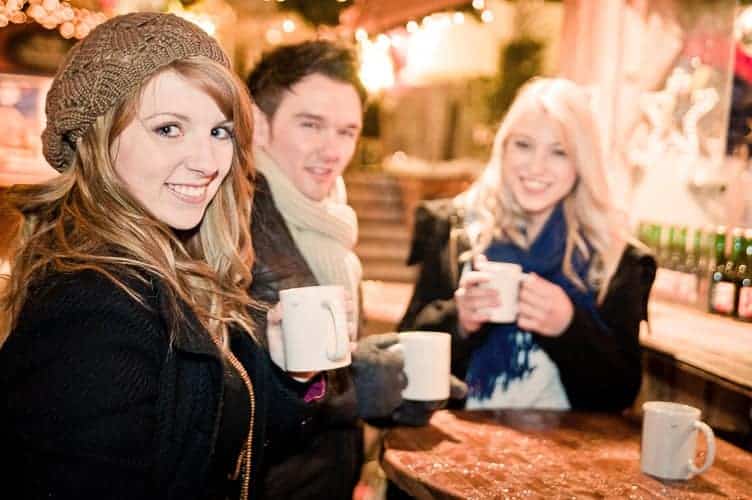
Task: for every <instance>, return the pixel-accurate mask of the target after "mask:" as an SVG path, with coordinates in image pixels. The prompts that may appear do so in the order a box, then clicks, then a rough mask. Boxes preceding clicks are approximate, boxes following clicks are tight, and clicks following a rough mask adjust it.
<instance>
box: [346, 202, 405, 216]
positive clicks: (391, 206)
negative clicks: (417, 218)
mask: <svg viewBox="0 0 752 500" xmlns="http://www.w3.org/2000/svg"><path fill="white" fill-rule="evenodd" d="M349 204H350V206H351V207H352V208H353V210H355V213H356V214H358V217H361V216H365V217H368V216H369V215H370V214H371V213H372V212H384V213H389V214H393V215H394V216H395V217H396V216H397V215H399V216H402V217H404V216H405V210H404V209H403V208H402V204H401V203H395V202H393V201H390V200H385V199H378V198H376V199H373V200H349Z"/></svg>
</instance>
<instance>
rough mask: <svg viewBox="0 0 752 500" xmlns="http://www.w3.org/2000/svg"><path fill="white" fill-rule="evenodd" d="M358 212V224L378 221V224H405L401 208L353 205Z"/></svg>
mask: <svg viewBox="0 0 752 500" xmlns="http://www.w3.org/2000/svg"><path fill="white" fill-rule="evenodd" d="M353 208H354V209H355V212H356V213H357V214H358V224H359V225H361V226H365V225H366V224H371V223H379V224H395V225H404V224H405V213H404V212H403V211H402V209H401V208H394V207H391V208H384V207H379V206H378V205H377V206H375V207H374V206H372V205H368V206H366V207H357V208H356V207H353Z"/></svg>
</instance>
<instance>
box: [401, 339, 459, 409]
mask: <svg viewBox="0 0 752 500" xmlns="http://www.w3.org/2000/svg"><path fill="white" fill-rule="evenodd" d="M399 337H400V341H399V344H396V345H394V346H392V348H395V349H399V350H401V351H402V352H403V353H404V355H405V369H404V370H405V375H406V376H407V387H405V389H403V391H402V397H403V398H404V399H409V400H412V401H443V400H445V399H449V372H450V369H451V358H452V352H451V349H452V340H451V339H452V337H451V335H449V334H448V333H444V332H402V333H400V334H399Z"/></svg>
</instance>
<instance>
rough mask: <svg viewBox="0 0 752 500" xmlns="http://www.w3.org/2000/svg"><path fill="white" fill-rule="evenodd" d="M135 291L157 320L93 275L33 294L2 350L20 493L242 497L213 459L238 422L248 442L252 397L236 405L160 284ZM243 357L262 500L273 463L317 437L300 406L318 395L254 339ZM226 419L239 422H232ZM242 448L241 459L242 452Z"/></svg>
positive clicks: (4, 418)
mask: <svg viewBox="0 0 752 500" xmlns="http://www.w3.org/2000/svg"><path fill="white" fill-rule="evenodd" d="M131 281H135V280H131ZM128 284H129V286H133V288H134V289H135V290H136V291H137V292H139V293H141V294H142V296H143V297H144V299H145V302H146V307H144V306H143V305H141V304H139V303H138V302H136V301H135V300H134V299H133V298H131V297H130V296H129V295H127V294H126V293H125V292H124V291H123V290H122V289H120V288H119V287H118V286H116V285H115V284H113V282H112V281H110V280H109V279H108V278H106V277H104V276H103V275H102V274H100V273H97V272H94V271H83V272H77V273H74V274H67V275H61V274H56V275H52V276H50V277H48V279H46V280H45V281H44V283H43V284H42V286H36V287H33V288H32V290H31V292H30V294H29V296H28V297H27V300H26V303H25V305H24V307H23V311H22V313H21V315H20V318H19V321H18V326H17V327H16V328H15V330H14V331H13V332H12V333H11V335H10V337H9V338H8V340H7V341H6V343H5V345H4V346H3V347H2V349H0V449H2V452H3V455H4V456H5V458H6V460H5V461H4V464H5V465H4V466H3V470H2V473H0V476H1V477H2V488H3V490H4V491H6V492H8V494H12V493H11V492H15V494H16V495H20V496H21V497H22V498H29V499H37V498H39V499H41V498H45V499H97V500H102V499H124V500H125V499H128V500H132V499H136V498H138V499H155V500H156V499H159V500H164V499H175V500H191V499H197V500H198V499H207V498H219V497H220V496H221V497H222V498H224V492H226V491H227V490H228V489H229V490H232V489H234V488H236V486H237V485H228V484H227V481H226V477H227V472H228V471H227V469H226V468H225V469H224V470H217V467H216V465H217V464H216V455H215V452H217V451H218V450H216V445H217V442H218V433H219V429H220V428H223V429H224V428H226V427H225V425H228V422H231V421H234V422H236V423H238V422H239V424H240V425H239V426H238V425H236V430H237V428H238V427H240V429H247V422H248V418H249V408H250V407H249V405H248V397H247V392H246V391H245V390H243V392H242V397H241V401H238V400H237V398H238V397H239V396H238V394H239V393H238V392H233V391H230V390H226V389H227V388H228V387H230V384H227V383H226V381H227V380H228V379H227V377H228V375H227V373H226V370H228V369H229V368H228V367H229V365H228V364H227V362H226V361H223V359H222V358H223V357H222V356H221V355H220V353H219V351H218V349H217V347H216V346H215V344H214V343H213V342H212V341H211V339H210V338H209V336H208V333H207V332H206V331H205V330H204V329H203V328H202V327H201V326H198V325H199V323H198V321H196V320H195V316H193V314H192V312H191V311H190V310H188V308H187V307H184V311H183V312H184V313H185V315H186V316H185V320H182V321H177V322H175V318H174V317H173V315H172V314H171V313H170V312H168V311H169V309H168V308H167V306H166V300H165V297H166V295H165V291H166V289H165V287H164V286H163V285H162V284H160V283H159V282H155V281H152V285H151V286H149V285H145V284H142V283H140V282H139V283H128ZM172 324H174V325H175V329H174V330H173V334H174V336H173V341H172V344H171V345H170V340H169V334H168V325H172ZM232 348H233V351H234V352H235V354H236V355H237V357H238V358H239V359H240V360H241V361H243V362H244V364H245V366H246V367H247V369H248V375H249V376H250V378H251V380H252V382H253V386H254V391H255V403H256V411H255V425H254V428H253V462H252V463H253V474H252V477H251V490H250V493H251V497H255V496H258V494H259V484H258V481H257V478H258V474H259V470H260V468H262V467H263V462H264V460H265V455H270V454H281V453H284V451H283V450H288V449H292V450H294V449H295V448H296V447H298V446H300V443H301V442H304V441H305V439H306V435H307V434H308V432H313V431H314V429H313V428H312V427H313V426H311V425H303V424H302V422H313V421H314V420H315V419H314V416H315V415H314V414H313V411H314V408H312V407H311V406H310V405H306V404H305V403H304V402H303V400H302V395H303V394H304V393H305V390H306V389H307V385H306V384H300V383H298V382H296V381H294V380H293V379H291V378H289V377H287V376H286V375H284V374H283V373H282V372H281V371H279V370H278V369H277V368H276V366H274V364H273V363H272V362H271V360H270V359H269V357H268V355H267V354H266V351H265V350H264V349H263V348H261V347H260V346H258V345H257V344H256V343H255V342H253V341H252V340H251V339H250V338H249V337H248V336H247V335H245V334H243V335H241V334H237V335H234V337H233V340H232ZM223 366H224V370H223ZM234 377H235V379H236V380H238V378H237V375H234ZM225 408H235V409H238V410H239V411H237V412H236V413H235V414H233V415H223V410H224V409H225ZM241 413H242V414H241ZM223 417H224V420H223ZM309 427H310V429H309ZM241 432H242V433H243V434H244V430H241ZM235 435H236V437H237V432H236V433H235ZM240 438H241V439H240V442H237V439H236V440H235V441H236V442H235V443H233V444H231V446H230V447H231V448H232V447H233V445H234V448H237V451H239V449H240V446H241V445H242V444H243V442H244V436H243V435H241V436H240ZM224 451H225V455H227V453H226V452H227V449H225V450H224ZM220 454H221V453H220ZM235 456H236V455H235ZM226 458H227V457H226ZM230 458H231V459H232V458H233V457H232V456H231V457H230ZM225 462H226V461H225ZM233 463H234V461H233ZM236 491H237V490H236Z"/></svg>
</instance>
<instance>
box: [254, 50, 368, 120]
mask: <svg viewBox="0 0 752 500" xmlns="http://www.w3.org/2000/svg"><path fill="white" fill-rule="evenodd" d="M314 74H321V75H324V76H326V77H329V78H331V79H332V80H337V81H340V82H343V83H349V84H350V85H352V86H353V87H354V88H355V91H356V92H357V93H358V96H359V97H360V102H361V104H365V101H366V97H367V93H366V89H365V88H364V87H363V84H362V83H361V81H360V78H359V77H358V61H357V56H356V55H355V52H354V51H353V50H352V49H350V48H349V47H346V46H344V45H341V44H339V43H336V42H331V41H327V40H312V41H306V42H301V43H296V44H293V45H283V46H281V47H277V48H276V49H274V50H272V51H270V52H265V53H264V54H263V55H262V56H261V60H260V61H259V62H258V63H257V64H256V66H255V67H254V68H253V70H252V71H251V73H250V74H249V75H248V78H247V80H246V83H247V84H248V90H250V92H251V96H252V97H253V101H254V102H255V103H256V106H258V107H259V109H261V111H263V112H264V114H266V116H269V117H271V116H274V113H275V112H276V111H277V108H278V107H279V104H280V102H282V96H283V95H284V93H285V92H286V91H287V90H289V89H290V88H291V87H292V86H293V85H295V84H296V83H298V82H299V81H300V80H302V79H303V78H305V77H307V76H310V75H314Z"/></svg>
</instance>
